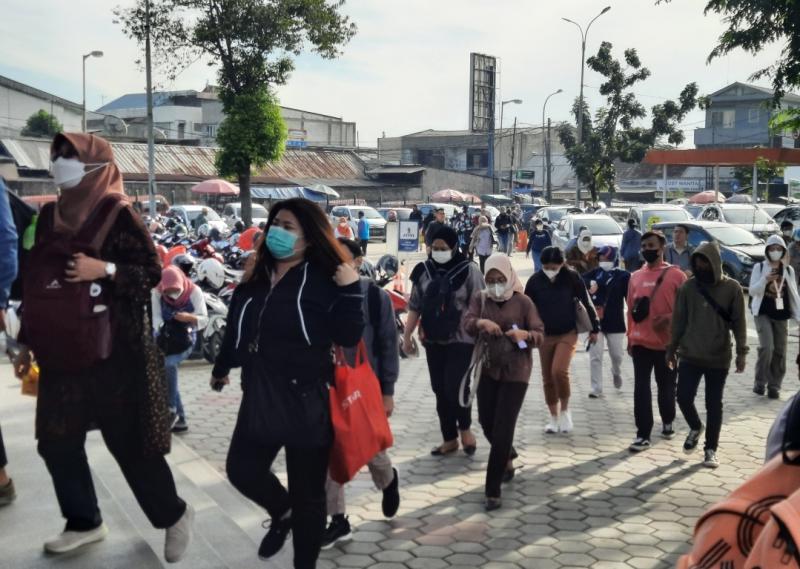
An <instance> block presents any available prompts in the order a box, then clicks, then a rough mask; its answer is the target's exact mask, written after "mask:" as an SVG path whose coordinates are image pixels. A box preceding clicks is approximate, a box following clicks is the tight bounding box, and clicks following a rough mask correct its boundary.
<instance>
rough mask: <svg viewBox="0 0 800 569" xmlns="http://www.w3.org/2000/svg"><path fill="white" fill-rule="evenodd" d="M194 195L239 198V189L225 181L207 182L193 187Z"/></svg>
mask: <svg viewBox="0 0 800 569" xmlns="http://www.w3.org/2000/svg"><path fill="white" fill-rule="evenodd" d="M192 193H195V194H210V195H215V196H238V195H239V188H237V187H236V186H234V185H233V184H231V183H230V182H226V181H225V180H206V181H205V182H200V183H199V184H197V185H196V186H195V187H193V188H192Z"/></svg>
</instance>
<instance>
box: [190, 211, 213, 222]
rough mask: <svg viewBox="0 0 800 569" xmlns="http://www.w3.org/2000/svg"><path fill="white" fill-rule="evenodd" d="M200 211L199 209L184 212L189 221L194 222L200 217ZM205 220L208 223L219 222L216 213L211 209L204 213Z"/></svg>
mask: <svg viewBox="0 0 800 569" xmlns="http://www.w3.org/2000/svg"><path fill="white" fill-rule="evenodd" d="M202 211H203V210H200V209H188V210H186V215H187V216H188V217H189V221H194V220H195V219H197V218H198V217H200V213H201V212H202ZM206 219H207V220H208V221H219V216H218V215H217V212H216V211H214V210H213V209H209V210H208V211H207V212H206Z"/></svg>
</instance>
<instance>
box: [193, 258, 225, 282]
mask: <svg viewBox="0 0 800 569" xmlns="http://www.w3.org/2000/svg"><path fill="white" fill-rule="evenodd" d="M196 272H197V282H199V283H202V282H204V281H205V282H206V283H207V284H208V285H209V286H211V287H213V288H222V285H224V284H225V267H223V266H222V263H220V262H219V261H217V260H216V259H205V260H203V261H201V262H200V264H199V265H197V271H196Z"/></svg>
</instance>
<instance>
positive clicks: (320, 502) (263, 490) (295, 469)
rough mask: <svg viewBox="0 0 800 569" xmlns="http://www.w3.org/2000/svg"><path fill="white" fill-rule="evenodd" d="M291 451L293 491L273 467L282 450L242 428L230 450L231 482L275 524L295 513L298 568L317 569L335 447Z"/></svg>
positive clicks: (289, 468) (289, 466)
mask: <svg viewBox="0 0 800 569" xmlns="http://www.w3.org/2000/svg"><path fill="white" fill-rule="evenodd" d="M285 449H286V473H287V475H288V478H289V490H288V491H287V490H286V488H284V487H283V484H281V482H280V480H278V477H277V476H275V474H274V473H273V472H272V463H273V462H274V461H275V457H276V456H277V455H278V452H279V451H280V450H281V447H280V446H270V445H265V444H262V443H260V442H258V441H256V440H253V439H252V438H250V437H249V436H247V435H246V434H245V433H244V430H243V429H242V428H241V427H240V425H237V426H236V429H235V430H234V433H233V438H232V439H231V447H230V450H229V451H228V460H227V464H226V469H227V472H228V479H229V480H230V482H231V484H233V485H234V487H236V489H237V490H239V492H241V493H242V494H244V495H245V496H246V497H247V498H249V499H250V500H252V501H253V502H255V503H256V504H258V505H259V506H261V507H262V508H264V509H265V510H267V512H268V513H269V516H270V518H272V520H279V519H281V518H282V517H283V516H284V515H285V514H286V512H287V511H289V509H291V511H292V540H293V542H294V566H295V568H296V569H313V568H314V567H316V564H317V557H319V550H320V547H321V545H322V536H323V533H324V532H325V521H326V516H327V510H326V506H325V480H326V476H327V473H328V456H329V454H330V447H327V446H324V447H318V448H315V447H311V448H305V447H304V448H299V447H291V446H287V447H285Z"/></svg>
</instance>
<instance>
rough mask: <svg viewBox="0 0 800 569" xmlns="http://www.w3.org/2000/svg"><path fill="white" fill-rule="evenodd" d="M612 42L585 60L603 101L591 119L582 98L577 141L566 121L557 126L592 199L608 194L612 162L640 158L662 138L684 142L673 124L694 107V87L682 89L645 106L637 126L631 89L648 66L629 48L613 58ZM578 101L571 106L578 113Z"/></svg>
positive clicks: (611, 186)
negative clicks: (645, 123) (674, 96)
mask: <svg viewBox="0 0 800 569" xmlns="http://www.w3.org/2000/svg"><path fill="white" fill-rule="evenodd" d="M611 49H612V45H611V44H610V43H608V42H603V43H602V45H601V46H600V49H599V51H598V52H597V55H595V56H592V57H590V58H589V59H588V60H587V64H588V65H589V68H590V69H592V70H593V71H595V72H597V73H599V74H600V75H602V76H603V77H604V78H605V81H604V82H603V83H602V84H601V85H600V93H601V94H602V95H604V96H605V97H606V105H605V106H604V107H602V108H600V109H598V110H597V112H596V113H595V116H594V118H593V119H592V117H591V114H590V112H589V108H588V106H587V105H586V102H585V100H584V112H583V114H584V117H583V132H582V140H581V144H580V145H579V144H578V143H577V138H576V130H575V129H574V128H573V127H572V126H571V125H569V124H562V125H561V126H559V128H558V136H559V140H560V141H561V144H562V145H563V146H564V148H565V149H566V157H567V159H568V160H569V162H570V164H571V165H572V167H573V169H574V170H575V172H576V175H577V176H578V178H579V179H580V180H581V182H582V183H584V184H585V185H586V186H587V187H588V188H589V191H590V192H591V195H592V200H593V201H597V199H598V196H599V194H600V193H601V192H609V193H611V194H612V195H613V193H614V189H615V183H616V168H615V166H614V163H615V161H617V160H622V161H623V162H640V161H641V160H642V159H643V158H644V156H645V154H646V153H647V151H648V150H649V149H651V148H653V147H655V146H657V145H658V144H659V143H660V141H661V140H662V139H666V140H667V141H668V142H669V143H670V144H672V145H676V144H680V143H682V142H683V140H684V136H683V132H681V130H680V129H679V128H678V124H679V123H680V121H681V120H683V118H684V117H685V116H686V114H687V113H688V112H689V111H691V110H692V109H693V108H695V106H697V99H698V98H697V93H698V90H697V85H696V84H695V83H690V84H688V85H687V86H686V87H684V89H683V91H682V92H681V94H680V96H679V98H678V101H677V102H676V101H672V100H668V101H665V102H664V103H661V104H659V105H655V106H654V107H652V108H651V109H650V117H651V118H650V125H649V126H648V127H644V126H639V123H640V122H641V121H642V120H643V119H645V118H646V117H647V110H646V109H645V107H644V106H643V105H642V104H641V103H640V102H639V101H638V100H637V99H636V95H635V94H634V93H633V92H631V90H632V88H633V87H634V85H636V84H637V83H639V82H641V81H644V80H646V79H647V78H648V77H650V70H648V69H647V68H646V67H644V66H643V65H642V62H641V60H640V59H639V56H638V54H637V53H636V50H635V49H627V50H625V53H624V61H619V60H616V59H614V57H613V56H612V54H611ZM579 104H580V101H579V100H578V101H576V102H575V105H574V106H573V113H574V115H575V117H576V122H577V116H578V109H579Z"/></svg>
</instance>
